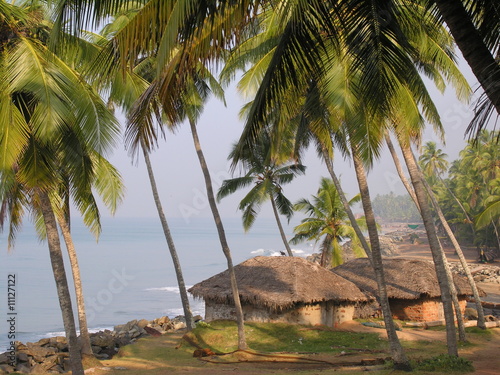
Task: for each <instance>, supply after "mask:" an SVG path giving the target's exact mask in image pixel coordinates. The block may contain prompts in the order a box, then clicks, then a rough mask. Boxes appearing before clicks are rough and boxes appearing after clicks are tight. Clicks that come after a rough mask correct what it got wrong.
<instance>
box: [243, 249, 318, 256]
mask: <svg viewBox="0 0 500 375" xmlns="http://www.w3.org/2000/svg"><path fill="white" fill-rule="evenodd" d="M282 252H284V251H283V250H280V251H277V250H273V249H269V250H266V249H257V250H253V251H250V254H255V255H264V256H271V257H279V256H282V255H283V254H282ZM292 253H293V254H295V255H298V256H300V257H306V256H309V255H311V253H306V252H305V251H304V250H302V249H292Z"/></svg>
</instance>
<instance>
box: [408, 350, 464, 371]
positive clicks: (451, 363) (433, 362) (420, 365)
mask: <svg viewBox="0 0 500 375" xmlns="http://www.w3.org/2000/svg"><path fill="white" fill-rule="evenodd" d="M413 368H414V369H415V370H419V371H440V372H453V371H455V372H472V371H474V366H472V362H471V361H469V360H468V359H465V358H462V357H455V356H451V355H447V354H441V355H438V356H437V357H432V358H427V359H423V360H421V361H419V362H417V363H416V364H415V365H414V366H413Z"/></svg>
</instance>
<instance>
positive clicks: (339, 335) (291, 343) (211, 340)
mask: <svg viewBox="0 0 500 375" xmlns="http://www.w3.org/2000/svg"><path fill="white" fill-rule="evenodd" d="M245 334H246V339H247V343H248V346H249V347H250V348H251V349H253V350H257V351H263V352H292V353H297V352H300V353H340V352H342V351H345V350H346V349H369V350H385V349H387V343H386V341H385V340H381V339H380V338H379V336H378V335H377V334H375V333H362V334H361V333H358V334H355V335H354V334H352V333H350V332H338V331H333V330H330V329H328V328H327V327H316V326H314V327H312V326H301V325H288V324H280V323H246V324H245ZM191 337H192V338H193V340H194V341H195V342H196V343H197V344H198V345H200V346H201V347H203V348H210V349H211V350H212V351H214V352H217V353H227V352H231V351H234V350H236V349H237V342H238V341H237V339H238V333H237V326H236V323H235V322H232V321H216V322H211V323H210V326H208V327H207V326H205V327H197V328H196V329H195V330H194V331H193V332H192V334H191Z"/></svg>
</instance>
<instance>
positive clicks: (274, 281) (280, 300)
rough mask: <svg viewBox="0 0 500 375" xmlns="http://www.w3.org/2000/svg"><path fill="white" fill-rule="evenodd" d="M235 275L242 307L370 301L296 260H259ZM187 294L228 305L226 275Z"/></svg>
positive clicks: (344, 283)
mask: <svg viewBox="0 0 500 375" xmlns="http://www.w3.org/2000/svg"><path fill="white" fill-rule="evenodd" d="M234 272H235V274H236V280H237V283H238V289H239V293H240V299H241V302H242V303H245V304H251V305H253V306H259V307H265V308H269V309H271V310H274V311H279V310H284V309H287V308H290V307H291V306H293V305H294V304H296V303H307V304H314V303H317V302H322V301H336V302H346V301H348V302H361V301H368V300H369V298H367V297H366V295H364V294H363V293H362V292H361V291H360V290H359V288H358V287H357V286H356V285H354V284H353V283H351V282H350V281H347V280H346V279H344V278H343V277H340V276H338V275H336V274H334V273H332V272H330V271H328V270H327V269H325V268H323V267H321V266H319V265H318V264H315V263H311V262H308V261H307V260H305V259H303V258H299V257H284V256H283V257H265V256H258V257H255V258H251V259H248V260H246V261H244V262H243V263H240V264H238V265H237V266H235V267H234ZM189 292H190V293H191V294H192V295H193V296H194V297H197V298H203V299H205V300H207V299H210V300H212V301H215V302H218V303H221V304H231V303H232V301H233V297H232V292H231V284H230V281H229V271H228V270H226V271H224V272H221V273H219V274H217V275H215V276H212V277H211V278H209V279H207V280H205V281H202V282H200V283H198V284H196V285H194V286H193V287H192V288H190V289H189Z"/></svg>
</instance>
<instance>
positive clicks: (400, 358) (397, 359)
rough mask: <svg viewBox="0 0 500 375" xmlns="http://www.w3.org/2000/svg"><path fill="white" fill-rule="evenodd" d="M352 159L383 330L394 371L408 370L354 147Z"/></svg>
mask: <svg viewBox="0 0 500 375" xmlns="http://www.w3.org/2000/svg"><path fill="white" fill-rule="evenodd" d="M352 159H353V161H354V169H355V171H356V178H357V180H358V184H359V192H360V194H361V203H362V205H363V210H364V212H365V219H366V225H367V227H368V235H369V237H370V244H371V255H372V256H371V263H372V266H373V271H374V273H375V278H376V280H377V286H378V302H379V303H380V307H381V309H382V313H383V315H384V322H385V329H386V331H387V338H388V339H389V345H390V349H391V355H392V359H393V361H394V366H395V368H396V369H401V370H410V368H411V367H410V362H409V361H408V358H407V357H406V354H405V352H404V350H403V347H402V346H401V343H400V341H399V338H398V336H397V334H396V327H395V325H394V321H393V320H392V313H391V309H390V306H389V300H388V297H387V290H386V284H385V278H384V269H383V265H382V253H381V250H380V242H379V238H378V232H377V223H376V222H375V214H374V213H373V209H372V204H371V200H370V191H369V189H368V182H367V180H366V174H365V170H364V167H363V163H362V162H361V160H360V159H359V156H358V155H357V153H356V150H355V149H354V147H352Z"/></svg>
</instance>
